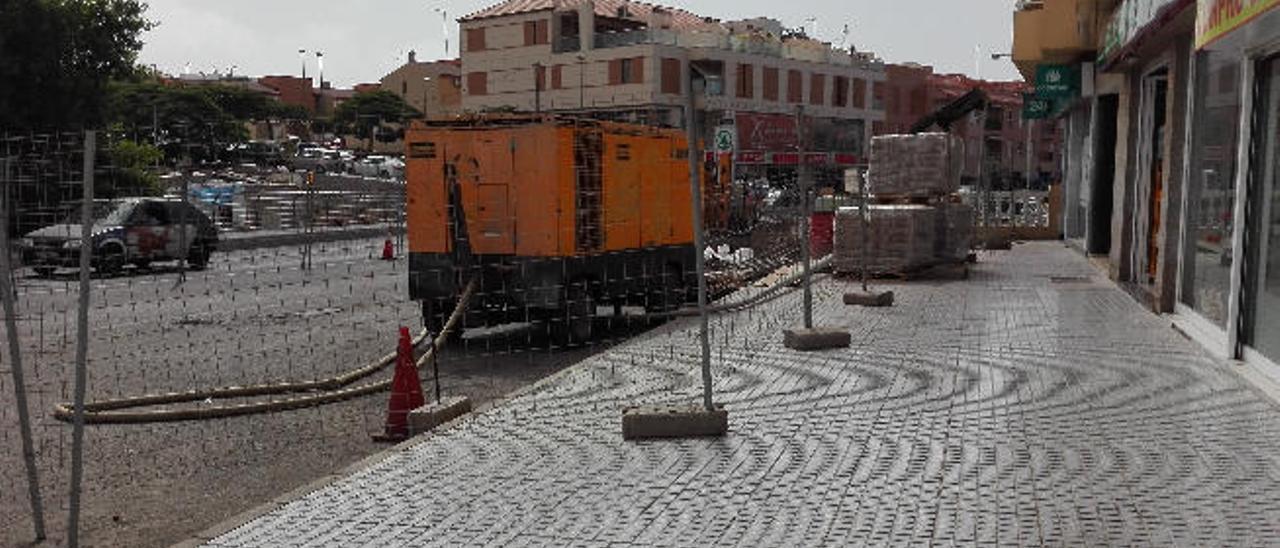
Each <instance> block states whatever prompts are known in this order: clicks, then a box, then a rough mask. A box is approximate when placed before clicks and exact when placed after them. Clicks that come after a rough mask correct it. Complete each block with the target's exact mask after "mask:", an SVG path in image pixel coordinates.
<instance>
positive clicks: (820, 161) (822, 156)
mask: <svg viewBox="0 0 1280 548" xmlns="http://www.w3.org/2000/svg"><path fill="white" fill-rule="evenodd" d="M830 161H831V155H830V154H827V153H826V152H809V153H806V154H805V155H804V163H806V164H808V165H811V166H820V165H824V164H826V163H827V162H830Z"/></svg>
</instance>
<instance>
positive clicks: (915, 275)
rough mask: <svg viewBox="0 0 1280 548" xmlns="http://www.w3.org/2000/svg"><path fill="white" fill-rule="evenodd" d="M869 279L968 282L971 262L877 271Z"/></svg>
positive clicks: (847, 276) (843, 275) (846, 275)
mask: <svg viewBox="0 0 1280 548" xmlns="http://www.w3.org/2000/svg"><path fill="white" fill-rule="evenodd" d="M835 277H836V278H838V279H841V280H858V279H861V277H862V276H861V273H860V272H858V271H856V270H854V271H842V272H837V273H836V274H835ZM867 278H868V279H873V280H898V281H902V282H910V281H916V280H967V279H969V261H968V258H967V257H966V258H965V259H961V260H958V261H943V262H938V263H934V264H929V265H924V266H918V267H914V268H908V269H902V270H876V271H870V272H868V273H867Z"/></svg>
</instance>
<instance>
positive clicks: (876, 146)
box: [868, 133, 963, 199]
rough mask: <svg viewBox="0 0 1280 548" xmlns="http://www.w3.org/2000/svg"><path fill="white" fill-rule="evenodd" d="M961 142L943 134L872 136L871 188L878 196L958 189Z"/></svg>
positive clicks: (932, 193) (929, 193) (953, 190)
mask: <svg viewBox="0 0 1280 548" xmlns="http://www.w3.org/2000/svg"><path fill="white" fill-rule="evenodd" d="M962 159H963V156H962V154H961V150H960V141H959V140H958V139H957V138H955V137H952V136H951V135H948V134H946V133H922V134H919V135H881V136H878V137H875V138H872V139H871V169H870V174H869V176H868V177H869V179H870V185H869V187H868V188H869V189H870V191H871V192H872V193H873V194H874V195H875V197H876V198H877V199H882V198H891V197H900V196H938V195H947V194H954V193H956V192H958V191H959V190H960V161H961V160H962Z"/></svg>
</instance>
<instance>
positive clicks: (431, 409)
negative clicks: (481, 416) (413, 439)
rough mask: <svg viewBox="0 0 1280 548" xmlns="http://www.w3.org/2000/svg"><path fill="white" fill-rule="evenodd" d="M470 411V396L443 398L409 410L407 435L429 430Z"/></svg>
mask: <svg viewBox="0 0 1280 548" xmlns="http://www.w3.org/2000/svg"><path fill="white" fill-rule="evenodd" d="M470 412H471V398H467V397H465V396H461V397H453V398H445V399H444V401H440V402H436V403H432V404H428V405H424V406H422V407H419V408H417V409H414V410H413V411H410V412H409V435H411V436H416V435H418V434H421V433H423V432H430V431H431V430H434V429H436V428H437V427H439V426H440V425H442V424H445V423H447V422H450V421H452V420H454V419H456V418H458V417H461V416H463V415H466V414H467V413H470Z"/></svg>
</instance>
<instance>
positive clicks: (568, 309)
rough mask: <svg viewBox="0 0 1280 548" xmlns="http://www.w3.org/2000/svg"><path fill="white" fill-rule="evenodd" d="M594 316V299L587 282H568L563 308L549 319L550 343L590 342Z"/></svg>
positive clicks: (565, 344)
mask: <svg viewBox="0 0 1280 548" xmlns="http://www.w3.org/2000/svg"><path fill="white" fill-rule="evenodd" d="M595 316H596V300H595V297H594V296H593V295H592V294H591V288H590V285H589V282H588V281H587V280H577V281H574V282H570V283H569V285H568V287H566V288H565V290H564V308H563V309H561V310H560V313H559V314H557V315H556V317H555V318H553V319H552V320H551V339H552V343H554V344H555V345H557V346H562V347H564V346H573V345H579V344H585V343H589V342H591V340H592V336H593V335H594V329H595V325H594V323H595Z"/></svg>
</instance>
